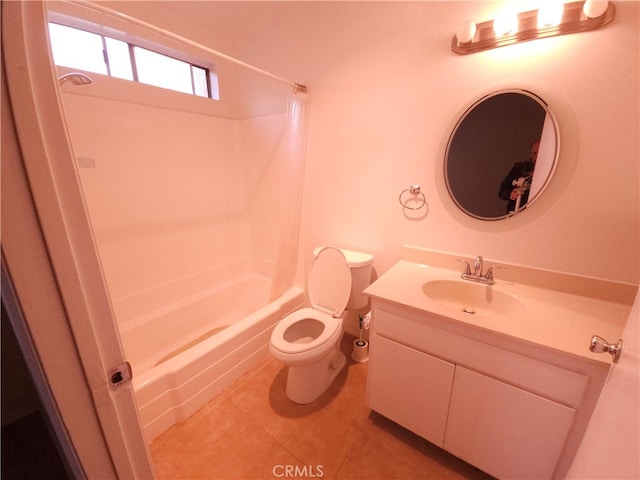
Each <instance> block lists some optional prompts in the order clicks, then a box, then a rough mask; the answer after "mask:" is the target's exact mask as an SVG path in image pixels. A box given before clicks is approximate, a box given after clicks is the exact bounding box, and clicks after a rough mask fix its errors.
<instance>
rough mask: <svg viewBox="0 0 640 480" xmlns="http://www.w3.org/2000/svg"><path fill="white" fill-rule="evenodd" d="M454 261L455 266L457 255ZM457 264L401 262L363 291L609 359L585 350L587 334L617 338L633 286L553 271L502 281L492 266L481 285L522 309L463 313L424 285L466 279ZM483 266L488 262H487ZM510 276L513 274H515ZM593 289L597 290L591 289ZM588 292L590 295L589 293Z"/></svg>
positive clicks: (601, 359) (475, 325) (517, 336)
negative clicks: (533, 278) (490, 278)
mask: <svg viewBox="0 0 640 480" xmlns="http://www.w3.org/2000/svg"><path fill="white" fill-rule="evenodd" d="M433 263H436V262H433ZM445 263H446V262H445ZM449 263H451V262H449ZM493 264H494V263H491V265H493ZM447 265H448V264H447ZM453 265H456V263H455V259H454V263H453ZM456 266H457V267H458V269H459V270H453V269H449V268H442V265H439V266H437V267H436V266H433V265H427V264H425V263H418V262H416V261H408V260H400V261H399V262H398V263H396V264H395V265H394V266H393V267H391V268H390V269H389V270H388V271H387V272H385V273H384V274H383V275H381V276H380V278H378V279H377V280H376V281H375V282H373V283H372V284H371V285H370V286H369V287H368V288H367V289H365V291H364V292H365V293H366V294H367V295H369V296H371V297H373V298H376V299H381V300H386V301H389V302H393V303H395V304H399V305H402V306H405V307H409V308H412V309H416V310H419V311H422V312H430V313H432V314H435V315H438V316H439V317H445V318H448V319H449V321H452V322H458V323H460V324H464V325H467V326H470V327H473V328H479V329H483V330H488V331H491V332H494V333H498V334H500V335H505V336H508V337H512V338H514V339H517V340H521V341H526V342H528V343H533V344H536V345H539V346H543V347H545V348H550V349H553V350H556V351H559V352H562V353H568V354H572V355H577V356H579V357H583V358H588V359H590V360H592V361H596V362H598V363H611V361H612V357H611V356H610V355H608V354H606V353H605V354H602V353H601V354H595V353H592V352H590V351H589V344H590V341H591V337H592V336H593V335H599V336H601V337H603V338H605V339H606V340H607V341H608V342H611V343H617V342H618V340H619V339H620V337H621V336H622V332H623V330H624V326H625V324H626V322H627V319H628V317H629V314H630V311H631V305H632V302H633V292H634V288H635V287H634V286H629V285H626V284H616V283H615V282H606V281H603V280H594V279H590V278H583V277H579V276H571V275H567V274H556V273H554V272H543V275H546V276H547V280H548V281H546V282H535V283H534V285H529V284H526V283H519V282H515V281H512V280H510V279H509V280H501V274H503V270H496V271H495V272H494V276H495V284H494V285H492V286H486V287H485V288H490V289H495V290H499V291H501V292H503V293H505V294H508V295H511V296H513V297H516V298H518V299H519V300H521V301H522V302H523V303H524V305H525V308H523V309H521V310H518V313H517V315H513V316H510V317H507V316H501V315H488V314H483V313H481V312H478V313H476V314H468V313H464V312H463V311H462V308H453V307H452V306H448V305H445V304H443V303H441V302H438V301H434V300H432V299H431V298H429V297H428V296H427V295H425V293H424V292H423V285H424V284H425V283H426V282H430V281H434V280H450V281H459V282H469V281H468V280H462V279H461V278H460V274H461V272H462V269H463V268H462V267H463V265H462V264H457V265H456ZM485 266H489V265H488V264H487V263H485ZM506 268H509V267H506ZM514 269H516V270H521V271H523V270H524V271H523V272H520V273H524V274H525V275H526V268H524V267H514ZM535 274H536V275H538V276H540V275H541V273H540V271H535ZM554 275H556V276H557V277H558V278H560V277H561V278H560V280H558V281H557V282H556V281H555V280H554ZM511 276H512V277H513V274H512V275H511ZM505 277H508V276H507V275H505ZM556 280H557V279H556ZM568 281H569V283H571V288H548V287H545V286H546V285H550V286H552V287H556V286H558V285H562V284H565V283H567V282H568ZM469 283H473V282H469ZM478 285H480V284H478ZM540 285H545V286H540ZM596 289H597V290H598V291H595V290H596ZM603 290H606V291H607V292H606V294H603V293H602V292H603ZM590 291H592V292H593V294H590ZM629 299H630V300H629ZM623 354H624V353H623Z"/></svg>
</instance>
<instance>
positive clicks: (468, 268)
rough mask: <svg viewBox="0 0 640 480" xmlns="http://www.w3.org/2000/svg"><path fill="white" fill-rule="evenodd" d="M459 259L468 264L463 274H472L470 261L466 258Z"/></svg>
mask: <svg viewBox="0 0 640 480" xmlns="http://www.w3.org/2000/svg"><path fill="white" fill-rule="evenodd" d="M458 261H459V262H461V263H464V264H466V265H467V267H466V268H465V270H464V273H463V275H471V265H470V264H469V262H467V261H466V260H465V259H464V258H459V259H458Z"/></svg>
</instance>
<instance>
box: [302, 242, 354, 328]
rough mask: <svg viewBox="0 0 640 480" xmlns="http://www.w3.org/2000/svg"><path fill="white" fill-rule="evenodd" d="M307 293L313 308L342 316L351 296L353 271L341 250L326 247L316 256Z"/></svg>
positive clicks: (334, 315) (335, 315)
mask: <svg viewBox="0 0 640 480" xmlns="http://www.w3.org/2000/svg"><path fill="white" fill-rule="evenodd" d="M307 291H308V292H309V299H310V300H311V307H312V308H315V309H317V310H320V311H321V312H325V313H328V314H329V315H331V316H333V317H339V316H340V315H342V312H344V309H345V307H346V306H347V302H348V301H349V296H350V295H351V269H350V268H349V263H348V262H347V259H346V258H345V256H344V254H343V253H342V252H341V251H340V250H339V249H337V248H334V247H324V248H323V249H321V250H320V251H319V252H318V253H317V254H316V258H315V259H314V260H313V265H311V271H310V272H309V279H308V281H307Z"/></svg>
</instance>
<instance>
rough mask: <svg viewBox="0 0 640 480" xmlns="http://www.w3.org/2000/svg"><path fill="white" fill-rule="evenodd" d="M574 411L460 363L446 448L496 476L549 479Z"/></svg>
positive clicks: (451, 407)
mask: <svg viewBox="0 0 640 480" xmlns="http://www.w3.org/2000/svg"><path fill="white" fill-rule="evenodd" d="M574 416H575V410H573V409H572V408H570V407H567V406H565V405H561V404H559V403H556V402H553V401H551V400H548V399H546V398H543V397H540V396H538V395H535V394H533V393H531V392H527V391H526V390H522V389H520V388H517V387H514V386H512V385H508V384H506V383H503V382H500V381H498V380H495V379H493V378H490V377H487V376H485V375H482V374H480V373H476V372H474V371H472V370H468V369H466V368H464V367H460V366H459V365H458V366H457V367H456V374H455V379H454V382H453V390H452V392H451V405H450V406H449V420H448V422H447V432H446V435H445V441H444V448H445V450H447V451H448V452H451V453H453V454H454V455H456V456H457V457H460V458H462V459H463V460H465V461H467V462H469V463H470V464H472V465H474V466H476V467H478V468H479V469H481V470H483V471H485V472H487V473H489V474H491V475H493V476H495V477H497V478H518V479H526V478H531V479H545V478H551V477H552V475H553V472H554V470H555V467H556V463H557V462H558V459H559V458H560V454H561V453H562V449H563V447H564V444H565V441H566V438H567V435H568V434H569V431H570V430H571V426H572V425H573V418H574Z"/></svg>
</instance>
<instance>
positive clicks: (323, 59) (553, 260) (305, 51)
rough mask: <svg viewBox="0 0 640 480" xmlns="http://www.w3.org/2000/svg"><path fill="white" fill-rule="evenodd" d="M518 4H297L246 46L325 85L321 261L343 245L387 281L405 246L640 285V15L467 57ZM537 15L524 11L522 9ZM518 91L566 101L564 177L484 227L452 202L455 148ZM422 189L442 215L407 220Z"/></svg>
mask: <svg viewBox="0 0 640 480" xmlns="http://www.w3.org/2000/svg"><path fill="white" fill-rule="evenodd" d="M502 3H504V2H429V1H426V2H291V3H288V4H286V5H285V6H284V7H282V8H281V9H280V10H279V12H280V15H279V16H278V17H276V18H274V19H272V21H271V22H270V24H269V25H268V27H266V28H264V29H262V30H260V29H256V30H254V31H253V32H251V33H250V34H248V35H246V36H245V37H244V39H243V42H240V43H236V44H235V48H236V54H237V55H238V56H239V57H240V58H242V59H244V60H246V61H249V62H253V63H255V64H256V65H258V66H261V67H263V68H266V69H269V70H270V71H273V72H274V73H276V74H279V75H283V76H287V77H289V78H292V79H294V80H295V81H298V82H301V83H305V84H307V85H308V86H309V89H310V93H311V96H312V97H311V98H312V105H311V120H310V128H309V145H308V157H307V160H308V163H307V184H306V191H305V194H306V198H305V205H304V206H305V211H306V227H305V231H304V234H305V249H306V251H307V252H310V251H311V250H312V248H313V247H314V246H315V245H320V244H327V243H328V244H338V245H344V246H346V247H350V248H354V249H361V250H363V251H367V252H370V253H373V254H374V255H375V258H376V260H375V268H376V270H377V272H378V273H382V272H384V271H385V270H386V269H387V268H389V267H390V266H391V265H392V264H393V263H394V262H395V261H396V260H397V259H398V255H399V249H400V246H401V245H403V244H410V245H418V246H423V247H427V248H431V249H436V250H444V251H449V252H456V253H459V254H461V255H469V256H475V255H478V254H481V255H484V256H485V257H488V258H494V259H498V260H504V261H507V262H513V263H519V264H526V265H534V266H537V267H541V268H547V269H552V270H560V271H566V272H572V273H575V274H581V275H587V276H594V277H601V278H607V279H612V280H618V281H622V282H633V283H638V282H639V281H640V273H639V268H640V258H639V252H640V248H639V244H640V240H639V224H638V222H639V218H640V214H639V204H640V202H639V197H638V185H639V184H640V180H639V176H638V170H639V168H638V158H639V152H638V130H639V124H638V105H639V98H638V95H639V91H640V89H639V84H638V73H639V71H640V69H639V65H638V44H639V41H638V32H639V26H638V24H639V21H638V7H639V5H638V3H637V2H614V3H615V7H616V11H617V13H616V18H615V19H614V21H613V22H612V23H611V24H610V25H608V26H606V27H605V28H603V29H601V30H598V31H595V32H590V33H583V34H576V35H567V36H563V37H556V38H553V39H545V40H540V41H536V42H529V43H525V44H521V45H518V46H511V47H508V48H502V49H496V50H493V51H490V52H485V53H480V54H475V55H468V56H458V55H455V54H453V53H452V52H451V51H450V42H451V37H452V36H453V34H454V32H455V30H456V28H457V26H458V25H459V24H460V23H461V22H462V21H463V20H466V19H474V20H477V21H483V20H487V19H490V18H492V15H493V13H494V12H495V11H497V9H498V8H499V7H500V6H501V4H502ZM534 4H535V2H518V6H519V7H520V8H521V9H522V10H526V9H527V7H528V6H532V5H534ZM504 87H520V88H527V89H530V90H532V91H534V92H536V93H538V94H539V95H541V96H542V97H543V98H545V99H547V101H548V102H549V103H550V108H551V110H552V111H553V112H554V113H555V114H556V117H557V119H558V122H559V128H560V149H561V153H560V158H559V166H558V175H556V178H554V181H552V183H551V184H550V186H549V190H548V192H550V193H549V195H547V200H550V201H547V202H543V201H542V200H543V199H544V197H543V199H541V201H540V203H539V204H536V205H534V206H533V207H532V208H531V209H530V211H526V212H524V213H523V214H521V215H522V218H521V219H519V220H518V221H516V222H511V225H510V224H509V223H508V222H510V221H505V222H503V223H502V225H501V226H498V225H496V224H495V223H493V224H492V223H491V222H490V223H488V224H487V223H485V224H483V223H482V222H476V223H469V222H467V221H465V220H463V219H461V218H459V217H457V216H455V215H454V214H452V211H451V208H450V205H449V203H450V202H449V201H448V200H447V199H446V198H443V196H442V192H441V190H440V189H441V185H442V181H443V180H442V176H441V169H442V161H443V150H444V145H446V139H447V137H448V135H449V133H450V129H451V128H452V126H453V124H452V123H455V121H456V120H457V118H458V116H459V115H460V114H461V113H462V112H463V111H464V110H465V109H466V108H467V107H468V106H469V105H470V104H471V103H472V102H473V101H475V100H476V99H477V98H479V97H480V96H482V95H483V94H485V93H488V92H490V91H492V90H495V89H498V88H504ZM416 183H417V184H420V185H421V186H422V189H423V191H424V193H425V195H426V198H427V202H428V211H427V210H425V212H424V213H426V215H424V217H423V218H419V219H412V218H407V217H406V216H405V215H403V211H402V208H401V207H400V205H399V202H398V195H399V193H400V192H401V191H402V190H403V189H405V188H407V187H408V186H409V185H411V184H416Z"/></svg>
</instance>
